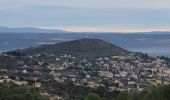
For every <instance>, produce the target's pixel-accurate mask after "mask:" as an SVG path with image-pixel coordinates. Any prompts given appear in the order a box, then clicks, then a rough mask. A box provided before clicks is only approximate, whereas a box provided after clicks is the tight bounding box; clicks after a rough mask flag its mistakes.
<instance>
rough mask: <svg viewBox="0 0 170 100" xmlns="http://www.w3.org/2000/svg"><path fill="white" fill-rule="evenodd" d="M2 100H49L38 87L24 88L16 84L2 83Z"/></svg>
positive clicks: (0, 89)
mask: <svg viewBox="0 0 170 100" xmlns="http://www.w3.org/2000/svg"><path fill="white" fill-rule="evenodd" d="M0 100H48V99H47V98H46V97H43V96H41V95H40V93H39V91H38V89H35V88H29V89H28V88H24V87H21V86H17V85H14V84H0Z"/></svg>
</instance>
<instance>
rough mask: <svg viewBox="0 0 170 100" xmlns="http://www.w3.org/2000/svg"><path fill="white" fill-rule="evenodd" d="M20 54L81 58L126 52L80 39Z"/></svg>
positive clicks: (94, 40)
mask: <svg viewBox="0 0 170 100" xmlns="http://www.w3.org/2000/svg"><path fill="white" fill-rule="evenodd" d="M20 52H21V53H23V54H26V55H34V54H61V53H62V54H63V53H66V54H70V55H73V56H76V57H80V58H82V57H100V56H110V55H118V54H120V53H121V52H128V51H126V50H124V49H123V48H121V47H119V46H116V45H114V44H111V43H108V42H105V41H103V40H99V39H89V38H82V39H79V40H74V41H67V42H61V43H57V44H53V45H43V46H40V47H37V48H28V49H24V50H20Z"/></svg>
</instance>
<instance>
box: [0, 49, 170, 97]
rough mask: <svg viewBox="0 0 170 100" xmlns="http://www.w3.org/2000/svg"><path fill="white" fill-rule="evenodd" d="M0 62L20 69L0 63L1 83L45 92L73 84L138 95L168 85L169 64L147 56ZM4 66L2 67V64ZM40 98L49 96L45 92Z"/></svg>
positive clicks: (31, 57)
mask: <svg viewBox="0 0 170 100" xmlns="http://www.w3.org/2000/svg"><path fill="white" fill-rule="evenodd" d="M0 58H1V59H2V58H3V59H5V58H6V60H7V61H13V62H15V64H16V66H19V67H14V68H11V67H5V66H7V65H8V64H3V63H1V67H0V68H1V69H0V73H1V76H0V83H3V82H7V83H8V82H12V83H14V84H17V85H20V86H33V87H36V88H40V89H44V90H46V89H45V87H47V86H48V85H47V83H49V82H56V83H59V84H67V83H72V84H73V85H74V86H82V87H87V88H92V89H97V88H98V87H104V88H106V90H107V92H113V91H128V92H130V91H135V92H141V91H147V90H148V89H149V88H150V87H151V86H159V85H162V84H165V85H168V84H169V83H170V68H169V64H168V62H167V61H165V60H163V59H160V58H158V57H155V58H154V57H149V56H148V55H147V54H140V53H128V54H126V53H124V52H122V53H121V54H120V55H117V56H107V57H97V58H81V59H79V58H76V57H74V56H72V55H69V54H60V55H49V54H43V55H42V54H36V55H29V56H27V57H25V58H24V59H21V58H20V57H15V56H13V55H7V54H1V56H0ZM11 59H12V60H11ZM13 59H15V60H13ZM1 62H2V60H1ZM3 62H4V63H5V60H4V61H3ZM10 63H11V62H10ZM15 64H12V66H15ZM10 66H11V65H10ZM48 89H50V88H48ZM53 89H54V88H52V89H51V90H49V91H52V90H53ZM54 90H55V89H54ZM41 94H42V95H45V96H49V95H50V93H49V92H48V91H44V92H42V93H41ZM55 97H56V96H55ZM56 98H62V97H61V96H57V97H56Z"/></svg>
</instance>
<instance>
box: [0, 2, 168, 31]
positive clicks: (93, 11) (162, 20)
mask: <svg viewBox="0 0 170 100" xmlns="http://www.w3.org/2000/svg"><path fill="white" fill-rule="evenodd" d="M169 3H170V0H166V1H162V0H119V1H116V0H107V1H105V0H100V1H99V0H70V1H68V0H48V1H47V0H29V1H25V0H1V1H0V13H1V16H0V22H1V23H0V26H7V27H36V28H45V29H62V30H65V31H70V32H146V31H147V32H148V31H170V12H169V11H170V7H169Z"/></svg>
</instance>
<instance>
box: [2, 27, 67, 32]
mask: <svg viewBox="0 0 170 100" xmlns="http://www.w3.org/2000/svg"><path fill="white" fill-rule="evenodd" d="M61 32H65V31H64V30H53V29H41V28H33V27H21V28H9V27H0V33H61Z"/></svg>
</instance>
